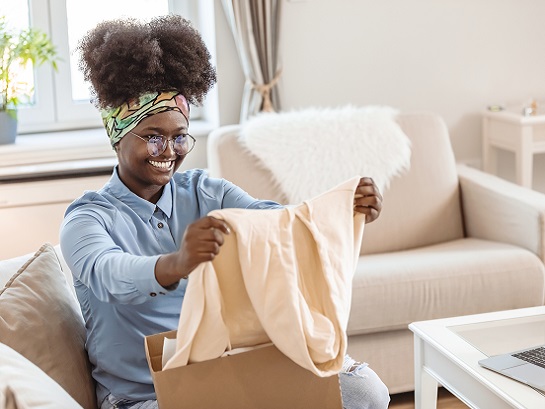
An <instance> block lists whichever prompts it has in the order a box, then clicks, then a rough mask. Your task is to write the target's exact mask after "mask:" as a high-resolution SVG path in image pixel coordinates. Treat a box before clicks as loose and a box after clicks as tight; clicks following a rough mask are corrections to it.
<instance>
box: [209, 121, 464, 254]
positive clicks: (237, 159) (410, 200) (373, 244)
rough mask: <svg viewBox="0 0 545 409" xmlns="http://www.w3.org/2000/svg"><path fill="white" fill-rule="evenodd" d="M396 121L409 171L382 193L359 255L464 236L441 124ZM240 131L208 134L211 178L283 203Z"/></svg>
mask: <svg viewBox="0 0 545 409" xmlns="http://www.w3.org/2000/svg"><path fill="white" fill-rule="evenodd" d="M396 120H397V122H398V123H399V125H400V127H401V129H402V130H403V131H404V132H405V134H406V135H407V137H408V138H409V139H410V140H411V151H412V153H411V168H410V170H409V171H408V172H406V173H404V174H403V175H400V176H397V177H395V178H393V179H392V181H391V183H390V186H389V187H388V188H387V189H385V191H384V192H383V199H384V200H383V209H382V213H381V215H380V217H379V218H378V219H377V220H376V221H374V222H373V223H370V224H368V225H366V227H365V233H364V237H363V242H362V251H361V253H362V254H375V253H384V252H390V251H399V250H405V249H411V248H416V247H422V246H426V245H432V244H436V243H441V242H444V241H449V240H453V239H457V238H461V237H463V234H464V231H463V223H462V212H461V206H460V196H459V187H458V177H457V173H456V163H455V158H454V153H453V151H452V146H451V144H450V138H449V135H448V130H447V127H446V125H445V123H444V121H443V120H442V118H440V117H439V116H437V115H435V114H432V113H400V114H398V116H397V118H396ZM242 126H243V125H229V126H224V127H221V128H218V129H216V130H214V131H213V132H211V133H210V135H209V137H208V170H209V172H210V175H211V176H214V177H222V178H225V179H227V180H229V181H231V182H233V183H234V184H236V185H238V186H240V187H241V188H242V189H244V190H245V191H247V192H248V193H249V194H251V195H252V196H254V197H256V198H259V199H269V200H275V201H277V202H280V203H286V197H285V196H284V195H283V193H282V192H281V191H280V190H279V189H278V188H277V187H275V185H274V183H271V181H272V180H273V177H272V174H271V172H270V171H269V170H268V169H266V168H265V167H264V166H263V165H262V164H261V163H260V162H259V161H258V159H257V158H256V157H255V156H253V155H252V154H251V153H249V152H248V151H247V150H246V149H244V148H243V146H242V145H241V143H240V139H239V133H240V131H241V129H242ZM362 176H364V175H362Z"/></svg>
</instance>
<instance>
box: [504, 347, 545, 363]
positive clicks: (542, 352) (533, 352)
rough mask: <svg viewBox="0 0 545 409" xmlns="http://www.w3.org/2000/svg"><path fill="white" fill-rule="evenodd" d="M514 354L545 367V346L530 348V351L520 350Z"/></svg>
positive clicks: (516, 356)
mask: <svg viewBox="0 0 545 409" xmlns="http://www.w3.org/2000/svg"><path fill="white" fill-rule="evenodd" d="M512 356H514V357H515V358H518V359H522V360H523V361H526V362H530V363H532V364H534V365H537V366H540V367H542V368H545V347H539V348H534V349H529V350H528V351H523V352H519V353H517V354H513V355H512Z"/></svg>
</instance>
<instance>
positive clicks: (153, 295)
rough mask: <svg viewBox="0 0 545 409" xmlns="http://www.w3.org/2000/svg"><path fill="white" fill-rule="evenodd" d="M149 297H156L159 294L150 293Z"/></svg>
mask: <svg viewBox="0 0 545 409" xmlns="http://www.w3.org/2000/svg"><path fill="white" fill-rule="evenodd" d="M149 295H151V296H152V297H155V296H156V295H157V293H149Z"/></svg>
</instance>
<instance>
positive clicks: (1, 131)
mask: <svg viewBox="0 0 545 409" xmlns="http://www.w3.org/2000/svg"><path fill="white" fill-rule="evenodd" d="M16 137H17V111H15V110H8V111H1V112H0V145H6V144H10V143H15V138H16Z"/></svg>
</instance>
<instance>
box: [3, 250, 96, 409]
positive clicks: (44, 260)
mask: <svg viewBox="0 0 545 409" xmlns="http://www.w3.org/2000/svg"><path fill="white" fill-rule="evenodd" d="M0 342H2V343H4V344H6V345H8V346H10V347H11V348H13V349H14V350H16V351H17V352H19V353H20V354H21V355H23V356H24V357H26V358H27V359H28V360H30V361H31V362H33V363H34V364H35V365H36V366H38V367H39V368H40V369H42V370H43V371H44V372H45V373H46V374H48V375H49V376H50V377H51V378H52V379H53V380H55V381H56V382H57V383H58V384H59V385H60V386H61V387H62V388H64V390H66V391H67V392H68V393H69V394H70V395H71V396H72V397H73V398H74V399H76V400H77V401H78V402H79V403H80V405H82V406H83V407H85V408H91V407H93V408H96V397H95V386H94V381H93V379H92V377H91V365H90V363H89V359H88V356H87V353H86V351H85V326H84V323H83V318H82V316H81V313H80V311H79V306H78V303H77V300H76V299H75V298H74V296H73V295H72V293H71V292H70V290H69V288H68V284H67V282H66V278H65V276H64V274H63V272H62V270H61V265H60V263H59V259H58V257H57V254H56V253H55V249H54V248H53V246H52V245H50V244H44V245H43V246H42V247H41V248H40V249H39V250H38V251H37V252H36V254H34V256H32V257H31V258H30V259H29V260H28V261H27V262H26V263H25V264H24V265H23V266H22V267H21V268H20V269H19V271H17V272H16V273H15V274H14V275H13V277H12V278H11V279H10V280H9V281H8V282H7V283H6V285H5V287H4V288H3V289H2V290H0Z"/></svg>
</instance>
